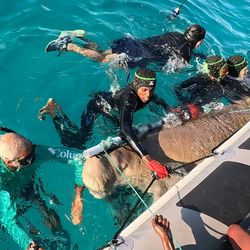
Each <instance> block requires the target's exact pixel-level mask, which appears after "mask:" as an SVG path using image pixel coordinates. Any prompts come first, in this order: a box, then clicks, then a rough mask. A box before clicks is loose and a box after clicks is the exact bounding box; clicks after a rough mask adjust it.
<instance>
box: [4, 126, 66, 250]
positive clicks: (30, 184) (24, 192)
mask: <svg viewBox="0 0 250 250" xmlns="http://www.w3.org/2000/svg"><path fill="white" fill-rule="evenodd" d="M0 131H2V132H6V134H3V135H1V136H0V161H1V163H0V172H1V174H0V224H1V226H2V227H3V228H4V229H5V230H6V231H7V232H8V234H9V235H10V236H11V237H12V239H13V240H14V241H15V242H16V243H17V244H18V245H19V246H20V247H21V248H22V249H24V250H26V249H27V250H32V249H37V250H42V249H43V248H42V247H40V246H39V245H40V244H42V245H44V244H45V245H47V246H48V245H51V244H52V245H55V244H58V243H59V244H63V245H62V247H63V246H64V247H66V248H62V249H67V248H68V246H69V245H68V244H70V242H69V240H70V239H69V235H68V233H67V232H66V231H65V230H63V229H62V226H61V223H60V218H59V216H58V215H57V214H56V212H55V211H54V210H53V209H52V208H48V207H47V206H46V203H45V201H44V200H43V199H42V198H41V196H40V191H39V187H38V186H37V185H34V181H35V179H34V178H35V172H36V169H37V167H38V165H37V164H36V162H37V161H39V158H40V157H41V155H39V153H38V152H37V147H36V145H34V144H32V143H31V141H29V140H28V139H26V138H25V137H23V136H21V135H19V134H17V133H16V132H14V131H12V130H10V129H7V128H4V127H0ZM38 182H39V181H38ZM40 188H41V189H43V188H42V186H41V183H40ZM48 195H49V194H48ZM16 198H19V199H22V200H27V201H28V202H32V203H33V204H36V207H37V208H38V209H39V210H40V212H41V214H42V215H43V217H44V219H45V222H46V225H47V226H48V227H49V228H50V230H51V231H52V233H53V234H54V233H55V234H57V233H60V235H61V237H62V240H63V241H62V242H63V243H62V242H61V240H60V241H58V242H56V243H55V242H52V241H51V240H50V242H49V241H48V240H43V239H41V238H42V237H41V235H40V236H39V234H40V232H39V231H38V230H37V229H36V228H35V227H34V225H32V224H31V222H30V221H29V220H28V219H27V218H26V217H24V214H22V210H18V212H17V202H16V200H15V199H16ZM22 204H23V203H22ZM25 209H26V208H24V211H25ZM20 212H21V214H20ZM18 215H20V216H21V217H23V218H25V221H26V223H27V224H28V225H26V226H21V225H20V223H19V220H18V218H19V217H18ZM27 229H28V230H29V232H27ZM40 237H41V238H40ZM40 240H41V242H40ZM36 242H39V245H38V243H36ZM65 244H67V246H65ZM43 247H44V246H43Z"/></svg>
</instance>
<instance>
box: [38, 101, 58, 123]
mask: <svg viewBox="0 0 250 250" xmlns="http://www.w3.org/2000/svg"><path fill="white" fill-rule="evenodd" d="M56 112H60V113H61V112H62V110H61V107H60V106H59V105H58V104H57V103H56V101H55V100H54V99H53V98H49V100H48V101H47V103H46V105H45V106H43V107H42V108H41V109H40V110H39V111H38V119H39V120H41V121H44V120H45V119H46V117H45V115H46V114H49V115H51V117H52V118H54V117H55V116H56Z"/></svg>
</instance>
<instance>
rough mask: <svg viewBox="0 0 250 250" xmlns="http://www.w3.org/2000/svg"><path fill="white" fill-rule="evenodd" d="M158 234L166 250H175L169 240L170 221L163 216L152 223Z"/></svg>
mask: <svg viewBox="0 0 250 250" xmlns="http://www.w3.org/2000/svg"><path fill="white" fill-rule="evenodd" d="M151 223H152V226H153V229H154V231H155V232H156V234H157V235H158V236H159V237H160V239H161V242H162V246H163V249H164V250H174V246H173V244H172V242H171V239H170V238H169V235H168V231H169V230H170V228H169V226H170V223H169V221H168V220H167V219H166V218H164V217H163V216H162V215H159V216H158V215H156V216H155V218H153V219H152V221H151Z"/></svg>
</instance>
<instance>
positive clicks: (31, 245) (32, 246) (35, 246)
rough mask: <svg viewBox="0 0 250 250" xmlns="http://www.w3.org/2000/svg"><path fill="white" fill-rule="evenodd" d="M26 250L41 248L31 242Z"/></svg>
mask: <svg viewBox="0 0 250 250" xmlns="http://www.w3.org/2000/svg"><path fill="white" fill-rule="evenodd" d="M27 250H43V248H41V247H40V246H38V245H37V244H36V243H35V242H34V241H32V242H31V243H30V244H29V246H28V248H27Z"/></svg>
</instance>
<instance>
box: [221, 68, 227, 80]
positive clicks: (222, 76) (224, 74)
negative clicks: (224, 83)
mask: <svg viewBox="0 0 250 250" xmlns="http://www.w3.org/2000/svg"><path fill="white" fill-rule="evenodd" d="M227 75H228V67H227V66H226V65H225V66H224V67H222V68H221V70H220V78H221V79H224V78H225V77H226V76H227Z"/></svg>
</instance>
